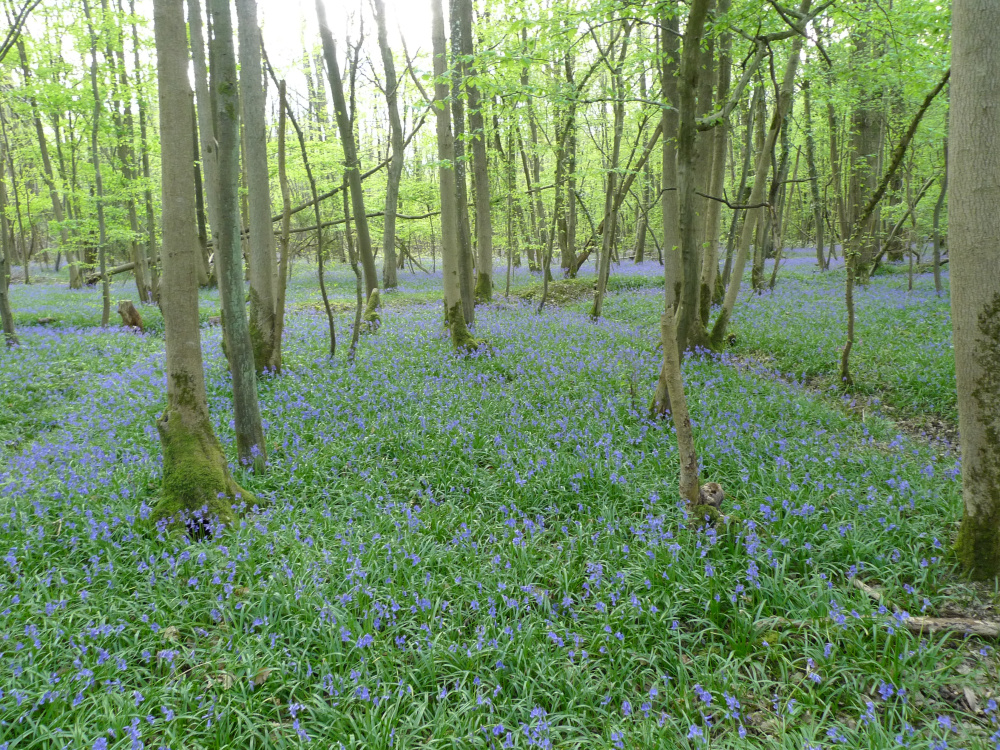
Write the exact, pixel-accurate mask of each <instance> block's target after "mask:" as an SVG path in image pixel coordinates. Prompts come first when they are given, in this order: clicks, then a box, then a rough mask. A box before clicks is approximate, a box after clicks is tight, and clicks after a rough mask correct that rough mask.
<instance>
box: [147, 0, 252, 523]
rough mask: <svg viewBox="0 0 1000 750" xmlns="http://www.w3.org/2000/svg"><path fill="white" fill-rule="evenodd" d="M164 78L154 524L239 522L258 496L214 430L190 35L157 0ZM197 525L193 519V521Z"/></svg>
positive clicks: (180, 18)
mask: <svg viewBox="0 0 1000 750" xmlns="http://www.w3.org/2000/svg"><path fill="white" fill-rule="evenodd" d="M153 14H154V16H153V21H154V32H155V35H156V51H157V55H156V60H157V73H158V78H159V87H158V91H159V112H160V144H161V149H162V180H163V184H162V199H163V228H164V231H163V244H164V248H163V277H162V296H163V298H164V300H165V304H164V305H163V321H164V325H165V327H166V359H167V361H166V373H167V408H166V410H165V411H164V412H163V415H162V416H161V417H160V419H159V420H158V421H157V424H156V426H157V429H158V430H159V433H160V440H161V442H162V443H163V489H162V494H161V497H160V501H159V503H158V504H157V506H156V508H155V509H154V511H153V518H154V519H176V516H177V514H178V513H183V512H186V513H189V514H193V513H197V512H198V511H201V510H202V509H205V510H206V511H207V513H208V514H209V519H203V520H201V521H200V523H199V525H204V524H205V523H206V520H207V521H209V522H210V521H211V518H212V517H217V518H218V519H219V520H220V521H222V522H224V523H226V522H229V521H231V520H232V519H233V510H232V505H231V504H232V503H233V502H234V501H238V500H242V502H244V503H245V504H246V505H248V506H249V505H252V504H253V502H254V498H253V496H252V495H250V494H249V493H248V492H246V491H245V490H243V489H242V488H241V487H240V486H239V485H237V484H236V483H235V482H234V481H233V479H232V477H231V476H230V474H229V466H228V464H227V462H226V457H225V455H224V454H223V452H222V447H221V446H220V445H219V441H218V440H217V439H216V437H215V433H214V432H213V430H212V423H211V420H210V419H209V413H208V400H207V397H206V394H205V370H204V365H203V363H202V356H201V338H200V334H201V330H200V327H199V322H198V280H197V275H196V267H197V263H198V257H197V244H196V243H197V238H196V237H195V229H194V227H195V223H194V218H195V217H194V195H193V194H192V193H191V186H190V175H191V163H192V161H193V160H194V142H193V140H192V138H191V128H190V126H189V124H188V121H189V118H188V117H187V116H184V115H185V114H186V111H187V110H188V108H190V107H191V89H190V87H189V84H188V76H187V34H186V33H185V29H184V11H183V7H182V4H181V0H154V3H153ZM188 523H189V527H190V525H191V521H190V520H189V521H188Z"/></svg>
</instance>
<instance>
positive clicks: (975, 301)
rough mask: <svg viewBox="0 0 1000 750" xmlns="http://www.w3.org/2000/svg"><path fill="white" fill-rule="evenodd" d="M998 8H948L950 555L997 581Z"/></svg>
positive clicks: (975, 1)
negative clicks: (953, 418) (954, 493)
mask: <svg viewBox="0 0 1000 750" xmlns="http://www.w3.org/2000/svg"><path fill="white" fill-rule="evenodd" d="M997 28H1000V5H998V4H997V3H994V2H986V0H955V2H954V4H953V6H952V66H953V68H954V72H955V73H954V77H953V79H952V84H951V114H950V117H951V120H950V134H949V143H948V145H949V148H950V153H949V157H950V164H949V165H948V168H949V171H950V175H949V180H948V182H949V184H950V188H951V198H950V201H949V211H950V221H949V227H950V232H949V239H950V248H951V252H950V256H949V257H950V258H951V321H952V330H953V333H954V341H955V375H956V380H957V385H958V424H959V434H960V435H961V441H962V499H963V503H964V507H965V512H964V514H963V516H962V525H961V527H960V528H959V532H958V545H957V551H958V558H959V561H960V562H961V565H962V568H963V569H964V570H965V572H966V573H968V574H969V575H970V576H972V577H973V578H976V579H979V580H983V581H996V579H997V578H998V577H1000V253H998V252H997V248H998V247H1000V212H998V211H997V205H1000V111H998V110H1000V48H998V47H997V45H996V29H997Z"/></svg>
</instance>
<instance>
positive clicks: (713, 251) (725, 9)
mask: <svg viewBox="0 0 1000 750" xmlns="http://www.w3.org/2000/svg"><path fill="white" fill-rule="evenodd" d="M729 7H730V0H718V9H717V14H718V15H719V16H722V17H725V16H726V14H728V13H729ZM732 41H733V40H732V34H731V33H730V32H728V31H726V32H724V33H723V34H722V35H721V36H720V38H719V65H718V73H717V76H716V77H717V79H718V84H717V87H716V92H715V101H716V102H717V104H716V107H715V110H716V111H722V110H724V108H725V106H726V102H727V101H728V99H729V78H730V74H731V67H732V66H731V64H730V59H729V51H730V48H731V47H732ZM711 132H712V154H711V160H710V161H711V179H710V181H709V183H708V194H709V195H712V196H716V197H718V196H721V195H722V193H723V186H724V185H725V182H726V153H727V151H728V150H729V149H728V145H729V120H728V118H726V117H723V118H722V119H721V120H720V121H719V124H718V125H716V126H715V127H714V128H712V131H711ZM707 203H708V206H707V209H706V213H705V250H704V255H703V257H702V259H701V291H700V296H699V300H698V301H699V304H700V307H701V309H700V313H701V322H700V324H699V325H700V327H701V328H704V327H705V326H707V325H708V318H709V315H710V313H711V310H712V299H713V297H714V296H715V281H716V278H717V277H718V275H719V231H720V228H721V223H722V203H720V202H719V201H714V200H709V201H707ZM706 335H707V334H706Z"/></svg>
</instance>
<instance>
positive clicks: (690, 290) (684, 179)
mask: <svg viewBox="0 0 1000 750" xmlns="http://www.w3.org/2000/svg"><path fill="white" fill-rule="evenodd" d="M710 4H711V0H693V1H692V3H691V6H690V10H689V13H688V19H687V25H686V26H685V28H684V49H683V51H682V52H681V63H680V75H679V76H678V79H677V80H678V86H677V88H678V98H677V101H678V107H677V109H678V110H679V122H678V125H677V236H678V240H679V242H680V250H681V279H682V283H681V286H680V292H681V294H680V304H679V307H678V308H677V333H676V335H677V345H678V347H680V350H679V351H680V352H683V351H685V350H686V349H687V348H688V347H690V346H700V345H703V344H705V343H707V342H706V341H704V340H703V339H702V337H699V335H698V334H699V333H703V330H702V331H699V328H700V327H699V326H698V323H700V322H701V320H700V318H699V315H698V313H699V308H698V297H699V292H700V289H699V281H698V279H699V274H700V272H701V252H700V250H701V248H700V247H699V245H698V243H699V239H700V235H701V232H700V231H699V223H698V218H699V217H698V214H697V211H698V205H699V203H698V196H697V195H695V186H696V184H697V175H696V174H695V168H696V160H697V135H698V133H697V130H696V129H695V113H696V110H695V108H696V106H697V101H696V96H697V92H698V75H699V67H700V65H699V60H700V58H701V38H702V36H703V35H704V30H705V20H706V17H707V15H708V9H709V5H710ZM667 135H669V133H668V134H667ZM701 219H702V223H701V227H704V217H703V216H702V217H701Z"/></svg>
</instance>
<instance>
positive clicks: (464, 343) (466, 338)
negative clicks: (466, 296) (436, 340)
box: [445, 302, 487, 352]
mask: <svg viewBox="0 0 1000 750" xmlns="http://www.w3.org/2000/svg"><path fill="white" fill-rule="evenodd" d="M445 325H447V326H448V328H449V330H451V343H452V344H454V345H455V349H456V350H457V351H460V352H472V351H475V350H476V349H479V348H481V347H483V346H487V344H486V342H485V341H482V340H481V339H477V338H476V337H475V336H473V335H472V334H471V333H469V329H468V327H467V326H466V325H465V314H464V313H463V312H462V303H461V302H456V303H455V304H454V305H452V306H451V308H450V309H448V310H447V314H446V316H445Z"/></svg>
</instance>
